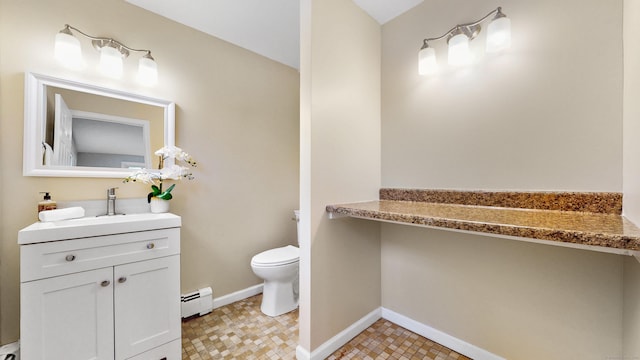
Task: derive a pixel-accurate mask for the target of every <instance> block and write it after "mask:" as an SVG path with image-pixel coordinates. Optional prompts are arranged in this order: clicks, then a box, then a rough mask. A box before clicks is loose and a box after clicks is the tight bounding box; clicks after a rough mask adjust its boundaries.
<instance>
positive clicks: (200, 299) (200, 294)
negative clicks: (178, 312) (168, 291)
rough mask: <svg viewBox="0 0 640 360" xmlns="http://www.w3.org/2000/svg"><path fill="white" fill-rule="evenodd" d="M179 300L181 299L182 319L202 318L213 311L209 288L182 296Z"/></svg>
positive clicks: (211, 294) (211, 292)
mask: <svg viewBox="0 0 640 360" xmlns="http://www.w3.org/2000/svg"><path fill="white" fill-rule="evenodd" d="M180 298H181V299H182V318H183V319H184V318H188V317H192V316H195V315H198V316H202V315H205V314H208V313H210V312H211V310H213V290H211V288H210V287H206V288H202V289H198V290H197V291H194V292H191V293H188V294H183V295H181V296H180Z"/></svg>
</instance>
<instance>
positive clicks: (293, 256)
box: [251, 245, 300, 266]
mask: <svg viewBox="0 0 640 360" xmlns="http://www.w3.org/2000/svg"><path fill="white" fill-rule="evenodd" d="M299 259H300V250H299V249H298V248H297V247H295V246H293V245H287V246H284V247H280V248H275V249H271V250H267V251H263V252H261V253H260V254H258V255H256V256H254V257H253V258H252V259H251V265H254V266H282V265H289V264H293V263H297V262H298V261H299Z"/></svg>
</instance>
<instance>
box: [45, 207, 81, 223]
mask: <svg viewBox="0 0 640 360" xmlns="http://www.w3.org/2000/svg"><path fill="white" fill-rule="evenodd" d="M83 216H84V209H83V208H81V207H80V206H74V207H69V208H64V209H54V210H44V211H40V213H39V214H38V218H39V219H40V221H44V222H47V221H60V220H68V219H75V218H81V217H83Z"/></svg>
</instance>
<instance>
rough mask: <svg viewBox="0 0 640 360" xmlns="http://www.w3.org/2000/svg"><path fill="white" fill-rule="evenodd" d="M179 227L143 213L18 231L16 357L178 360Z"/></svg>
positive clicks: (176, 221)
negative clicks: (18, 343) (18, 291)
mask: <svg viewBox="0 0 640 360" xmlns="http://www.w3.org/2000/svg"><path fill="white" fill-rule="evenodd" d="M180 226H181V218H180V217H179V216H177V215H173V214H168V213H167V214H150V213H144V214H132V215H116V216H103V217H87V218H81V219H73V220H64V221H57V222H39V223H35V224H32V225H30V226H28V227H26V228H24V229H22V230H20V232H19V234H18V244H19V245H20V335H21V336H20V338H21V339H20V340H21V358H22V359H23V360H45V359H64V360H86V359H98V360H106V359H116V360H124V359H134V360H142V359H144V360H162V359H164V360H178V359H180V358H181V325H180Z"/></svg>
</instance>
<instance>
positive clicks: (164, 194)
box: [123, 146, 197, 202]
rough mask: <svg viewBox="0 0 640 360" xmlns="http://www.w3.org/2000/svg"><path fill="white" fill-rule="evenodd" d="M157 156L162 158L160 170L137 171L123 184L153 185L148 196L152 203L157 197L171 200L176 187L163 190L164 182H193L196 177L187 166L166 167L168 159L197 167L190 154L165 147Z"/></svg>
mask: <svg viewBox="0 0 640 360" xmlns="http://www.w3.org/2000/svg"><path fill="white" fill-rule="evenodd" d="M155 155H156V156H158V157H159V158H160V161H159V164H158V168H159V170H149V169H140V170H136V171H134V172H133V173H131V175H129V176H127V177H126V178H125V179H124V180H123V182H129V181H133V182H137V181H140V182H143V183H145V184H151V192H150V193H149V194H148V195H147V201H148V202H151V198H153V197H156V198H159V199H163V200H171V199H172V198H173V195H171V190H173V188H174V187H175V186H176V184H172V185H171V186H170V187H169V188H168V189H166V190H164V191H163V190H162V182H163V181H164V180H180V179H183V178H186V179H187V180H193V179H194V178H195V177H194V176H193V173H192V172H191V169H190V168H189V167H186V166H181V165H178V164H177V163H174V164H171V165H167V166H164V162H165V160H167V159H175V162H184V163H186V164H188V165H190V166H192V167H196V166H197V164H196V162H195V160H194V159H193V158H192V157H191V155H189V154H188V153H186V152H184V151H183V150H182V149H180V148H179V147H177V146H165V147H163V148H161V149H159V150H157V151H156V152H155Z"/></svg>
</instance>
